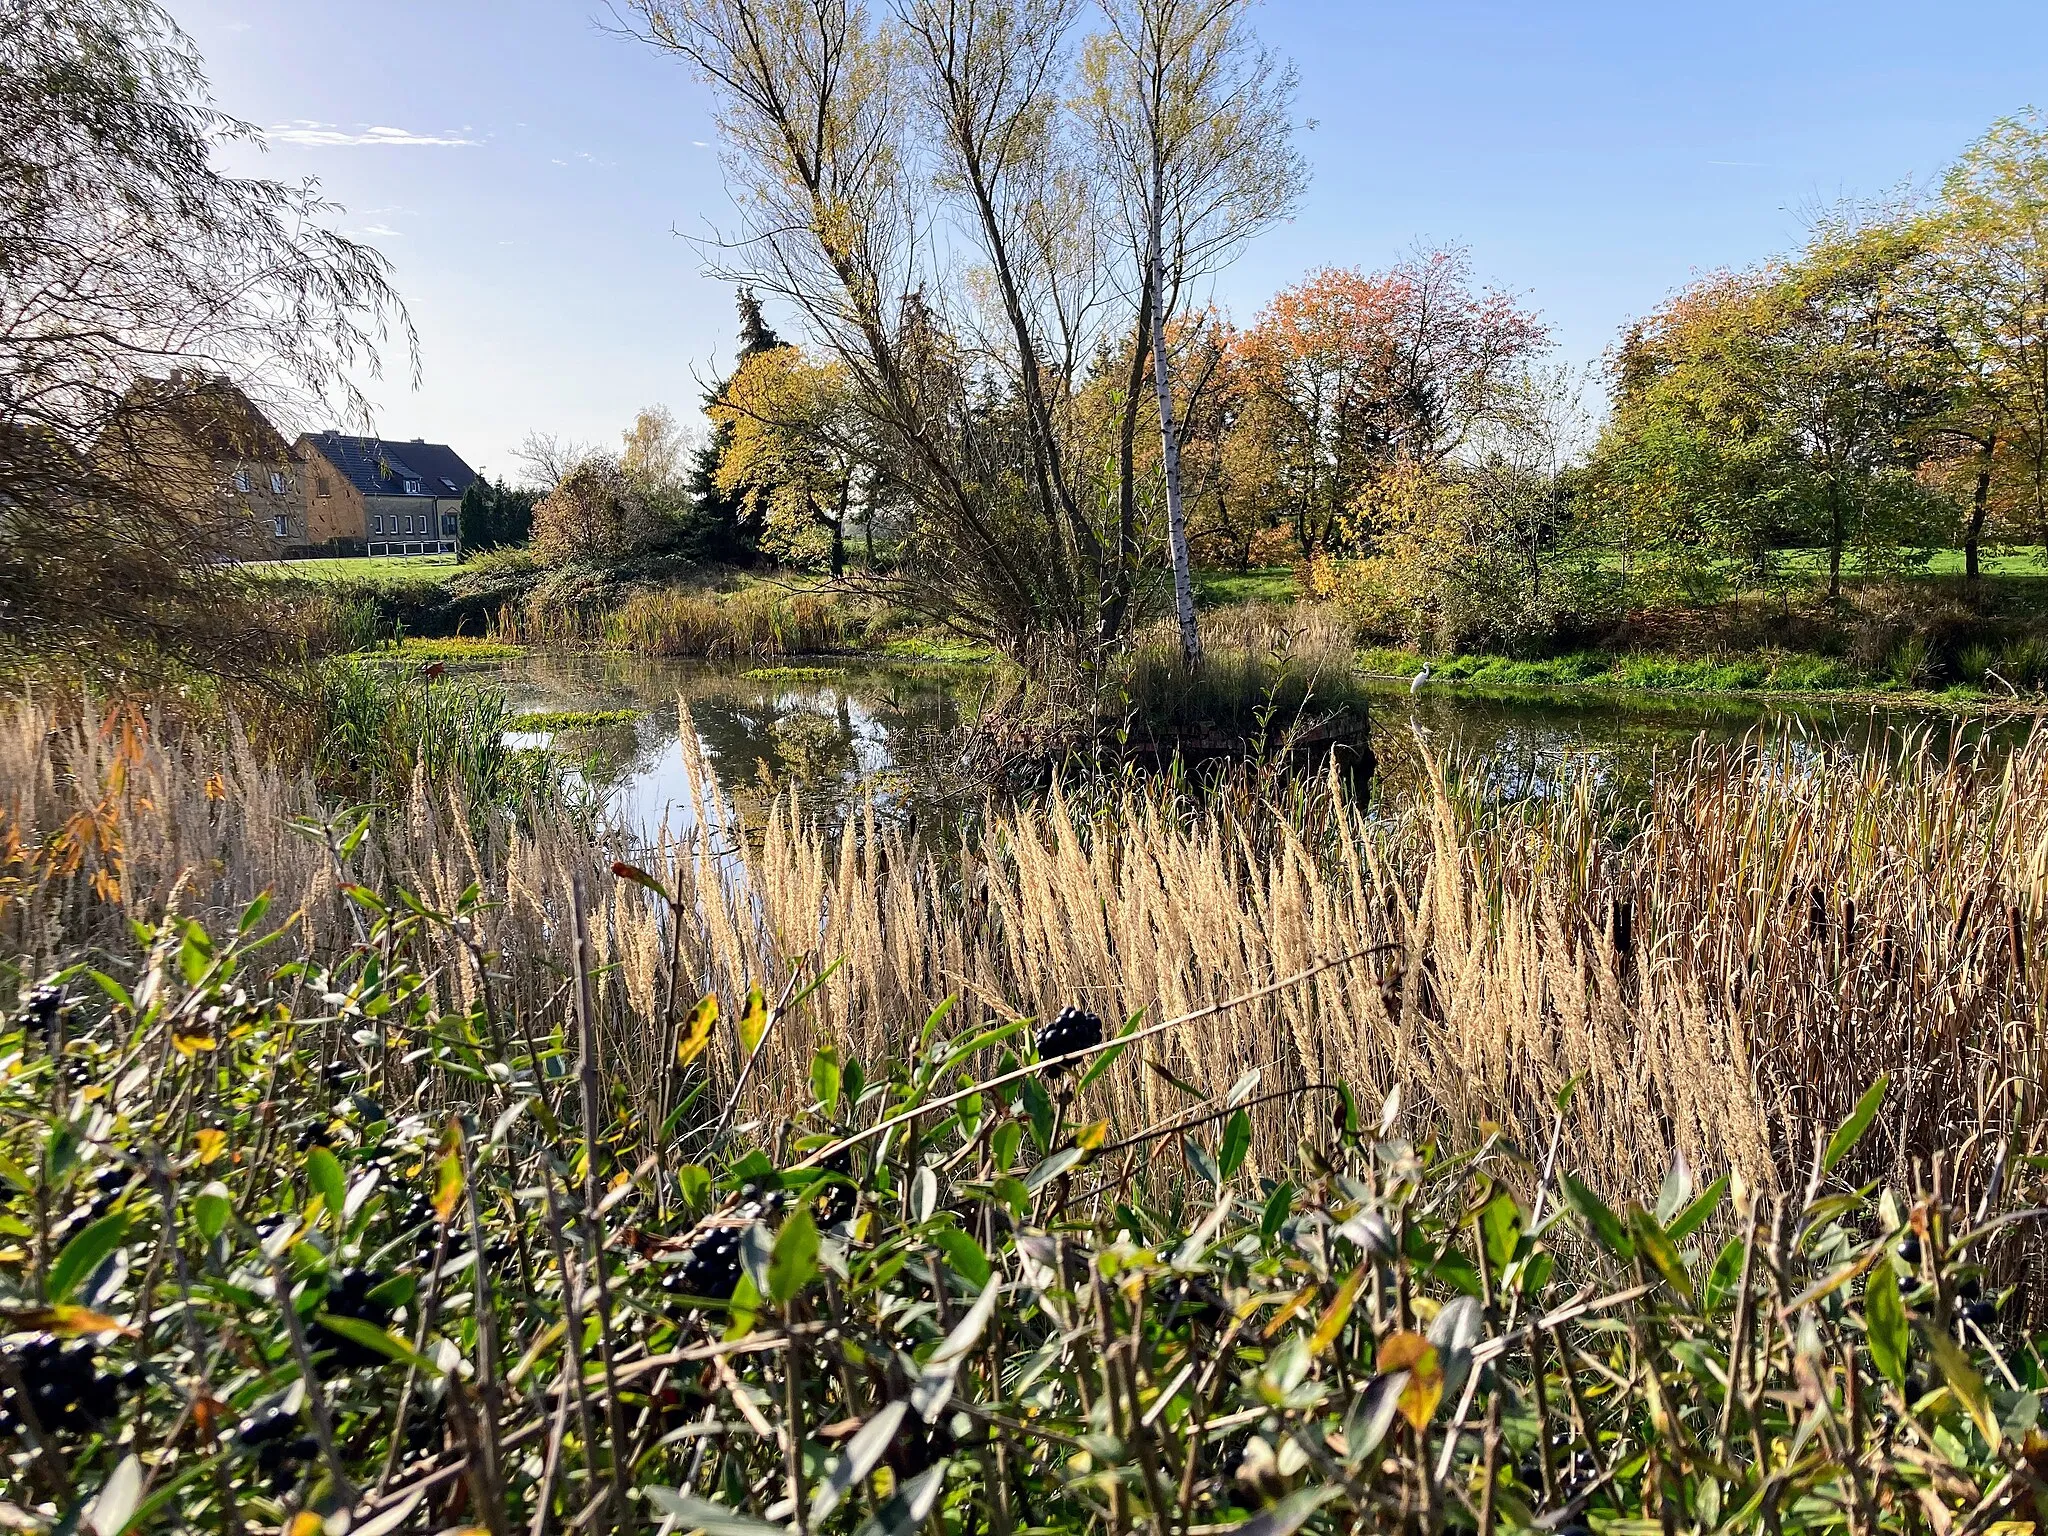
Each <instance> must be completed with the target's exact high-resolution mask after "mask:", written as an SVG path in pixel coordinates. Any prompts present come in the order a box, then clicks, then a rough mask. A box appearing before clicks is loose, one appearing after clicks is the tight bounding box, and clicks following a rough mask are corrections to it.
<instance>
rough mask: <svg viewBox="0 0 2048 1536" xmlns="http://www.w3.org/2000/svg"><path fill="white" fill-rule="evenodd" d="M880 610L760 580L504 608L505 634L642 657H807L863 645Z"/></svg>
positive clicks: (501, 624) (542, 596) (539, 600)
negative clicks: (726, 588) (731, 586)
mask: <svg viewBox="0 0 2048 1536" xmlns="http://www.w3.org/2000/svg"><path fill="white" fill-rule="evenodd" d="M874 619H875V615H874V613H873V612H871V611H870V609H869V608H868V607H867V606H866V605H863V604H859V603H856V602H854V601H852V600H850V599H848V598H846V597H844V596H842V595H840V594H837V593H831V592H794V591H786V590H783V589H781V588H778V587H772V586H767V585H757V586H750V587H743V588H741V589H739V590H738V591H735V592H698V591H690V590H685V589H681V588H674V587H643V588H639V589H637V590H634V591H630V592H627V593H626V594H625V595H624V596H623V597H618V596H614V595H611V594H606V595H605V596H604V597H603V598H602V600H596V599H593V600H591V601H588V602H576V601H566V600H561V599H559V598H551V597H550V596H549V595H548V594H547V593H545V592H540V593H536V594H534V595H533V597H532V598H530V599H529V600H528V601H527V602H525V603H524V604H522V605H514V606H508V607H506V608H504V609H501V610H500V612H499V614H498V617H497V619H496V620H495V621H494V623H493V625H492V634H493V635H494V636H496V637H497V638H500V639H504V640H509V641H514V642H517V643H520V644H527V645H543V644H545V645H602V646H607V647H610V648H612V649H615V650H622V651H631V652H633V653H634V654H636V655H641V656H703V657H712V658H718V659H725V658H732V657H746V656H801V655H809V654H816V653H824V652H832V651H845V650H851V649H855V648H857V647H858V646H860V645H862V644H863V643H865V642H866V641H867V640H868V639H869V638H870V629H871V627H872V625H873V622H874Z"/></svg>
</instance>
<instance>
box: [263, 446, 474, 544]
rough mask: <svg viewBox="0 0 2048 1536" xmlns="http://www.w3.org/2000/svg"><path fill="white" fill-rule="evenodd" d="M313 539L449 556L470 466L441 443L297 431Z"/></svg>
mask: <svg viewBox="0 0 2048 1536" xmlns="http://www.w3.org/2000/svg"><path fill="white" fill-rule="evenodd" d="M297 449H298V454H299V458H300V460H301V461H302V463H303V465H304V469H303V474H304V478H305V481H306V521H307V524H308V528H309V537H310V540H311V542H312V543H315V544H321V545H325V546H327V547H328V548H331V549H337V550H339V549H350V550H362V551H364V552H365V553H368V554H372V555H433V554H444V555H448V554H454V553H455V550H456V542H457V537H458V518H457V514H458V513H459V512H460V511H461V508H462V493H463V492H464V491H466V490H468V489H469V488H470V486H471V485H473V484H475V483H476V479H477V474H476V471H475V470H473V469H471V468H470V467H469V466H468V465H467V464H465V463H464V462H463V461H462V457H461V455H459V454H458V453H456V451H455V450H454V449H453V448H450V447H449V446H448V445H447V444H445V443H430V442H427V441H426V440H425V439H423V438H417V437H416V438H414V439H413V440H412V441H411V442H409V443H396V442H392V441H390V440H389V439H386V438H381V437H348V436H345V435H343V434H342V433H339V432H307V433H304V434H302V435H301V436H300V438H299V441H298V445H297Z"/></svg>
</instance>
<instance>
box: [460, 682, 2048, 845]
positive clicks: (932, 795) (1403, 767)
mask: <svg viewBox="0 0 2048 1536" xmlns="http://www.w3.org/2000/svg"><path fill="white" fill-rule="evenodd" d="M497 672H498V677H497V680H498V682H499V683H500V684H501V686H503V687H504V689H505V691H506V693H507V696H508V700H509V702H510V703H511V704H512V706H513V707H514V708H515V709H516V710H517V711H519V712H521V713H526V712H541V711H547V712H577V713H589V714H594V715H604V716H608V717H609V718H603V719H600V720H598V721H597V722H595V723H592V724H589V725H577V726H574V727H572V728H569V729H564V730H550V731H535V732H522V733H519V735H518V737H517V739H518V740H519V741H520V742H521V743H522V744H531V745H539V744H551V745H553V746H554V747H555V748H556V749H557V750H558V751H559V752H560V753H561V754H562V755H563V756H564V757H565V758H566V759H568V760H569V761H570V762H571V763H572V764H574V765H577V771H578V773H579V775H580V777H581V778H582V780H583V782H584V783H585V785H586V786H587V787H588V788H589V789H590V790H591V791H592V792H593V793H597V794H601V795H602V796H604V797H605V798H606V800H607V801H608V803H609V805H610V808H611V809H612V811H613V812H614V813H615V814H616V816H617V817H618V819H619V820H620V821H621V822H622V823H623V824H624V826H625V827H626V828H627V829H628V831H629V832H630V833H631V834H632V835H634V836H636V837H638V838H641V839H645V840H649V841H651V840H653V839H655V838H657V837H659V836H660V835H661V833H662V831H663V829H664V828H666V829H667V831H668V832H669V833H670V834H678V833H681V832H683V831H685V830H686V829H687V828H689V827H691V826H693V825H695V824H696V823H697V821H698V819H699V815H700V809H699V807H698V806H697V804H696V797H695V796H694V795H693V792H692V783H693V779H694V780H696V782H698V783H700V784H701V783H703V782H705V781H707V780H708V781H710V782H713V783H715V784H716V785H717V787H718V789H719V790H720V791H721V792H722V795H723V796H724V798H725V800H726V802H727V806H726V807H720V808H719V811H718V813H717V814H718V815H719V817H720V819H722V818H723V815H724V814H725V810H726V809H727V807H731V806H736V807H737V808H738V810H739V812H740V814H741V815H742V817H744V818H747V819H749V820H751V819H754V818H755V817H757V816H758V815H759V814H760V813H761V812H762V811H763V810H764V809H765V807H766V806H767V805H768V803H769V801H770V800H771V799H772V798H773V797H774V796H776V795H778V794H779V795H782V796H784V797H788V796H791V795H793V796H794V797H795V800H796V802H797V803H798V804H799V806H800V807H801V808H802V809H803V811H804V812H805V813H806V814H807V815H813V816H818V817H822V818H827V819H834V820H836V819H838V818H839V817H841V816H843V815H845V814H846V813H847V812H848V811H849V810H851V809H855V808H860V807H864V806H866V805H867V804H868V803H869V802H870V801H872V803H873V804H874V806H875V808H876V810H877V812H878V813H879V814H881V815H884V816H896V817H904V816H917V817H918V818H919V819H920V821H921V822H922V823H923V824H924V825H926V826H928V827H931V828H933V829H934V830H935V831H936V830H937V829H939V828H940V827H943V826H944V825H946V824H947V823H949V822H950V821H952V820H953V819H954V818H956V817H957V816H958V815H959V814H960V813H961V812H963V811H971V810H972V809H973V808H974V807H975V806H976V805H978V804H979V803H980V802H981V800H982V798H983V796H984V793H985V789H982V788H974V787H973V786H971V785H970V786H963V777H962V775H961V773H960V772H959V766H960V764H959V752H960V747H959V738H958V734H957V733H958V731H959V729H960V728H961V727H962V726H963V725H964V724H965V723H967V722H969V721H971V720H972V719H973V718H974V716H975V714H976V711H977V710H978V709H979V708H980V707H981V705H982V703H983V702H984V700H985V699H986V698H987V696H988V693H989V678H988V674H987V673H986V672H985V671H983V670H981V669H978V668H972V667H960V666H946V665H934V664H923V663H883V662H874V661H866V660H854V661H844V660H840V659H837V658H822V659H820V658H811V659H805V660H800V661H792V662H786V663H777V664H768V663H764V662H741V663H719V662H699V661H657V660H648V659H645V658H639V657H630V656H618V655H602V654H599V655H592V654H572V653H546V652H535V653H531V654H528V655H526V656H523V657H520V658H518V659H516V660H513V661H509V662H505V663H502V664H500V665H499V667H498V668H497ZM1373 700H1374V702H1373V718H1372V733H1371V740H1372V747H1373V752H1374V755H1375V757H1376V759H1377V768H1376V772H1375V774H1374V776H1373V780H1372V786H1371V793H1372V795H1373V798H1374V802H1375V804H1376V805H1377V806H1379V807H1381V808H1384V809H1386V810H1388V811H1390V812H1391V811H1395V810H1398V809H1399V808H1400V807H1401V806H1402V805H1405V804H1406V803H1408V802H1409V801H1410V800H1411V799H1412V797H1413V795H1414V793H1415V790H1416V788H1417V786H1418V785H1419V784H1420V783H1421V782H1422V781H1423V778H1424V776H1425V775H1426V773H1427V769H1426V766H1425V762H1426V758H1427V757H1428V756H1435V757H1437V758H1438V759H1439V760H1440V761H1446V762H1451V763H1454V764H1455V765H1457V767H1458V769H1459V771H1461V772H1462V773H1464V774H1465V775H1466V776H1467V777H1468V778H1469V777H1477V778H1478V779H1479V780H1481V781H1482V782H1483V783H1484V784H1485V786H1486V787H1487V788H1488V790H1489V791H1490V792H1492V793H1493V794H1495V795H1497V796H1499V797H1502V798H1505V799H1510V800H1512V799H1523V798H1532V797H1533V798H1542V797H1547V796H1550V795H1554V794H1556V793H1558V792H1559V791H1560V790H1561V789H1562V788H1563V787H1564V786H1566V785H1567V784H1571V783H1576V782H1581V781H1583V780H1584V779H1586V778H1587V777H1588V776H1590V778H1591V780H1592V782H1593V783H1594V785H1595V786H1596V787H1597V788H1598V790H1599V791H1600V792H1601V793H1603V794H1605V795H1607V796H1609V797H1611V798H1613V799H1614V800H1616V801H1618V802H1620V803H1623V804H1626V803H1627V802H1629V801H1631V800H1639V799H1641V798H1642V797H1643V796H1644V795H1645V794H1646V793H1647V792H1648V790H1649V787H1650V785H1651V784H1652V782H1653V781H1654V779H1655V776H1656V775H1657V774H1659V773H1660V772H1664V771H1668V770H1669V769H1670V768H1672V767H1673V766H1675V765H1676V764H1677V763H1678V762H1679V761H1680V760H1681V759H1682V758H1683V757H1684V756H1685V755H1686V754H1687V753H1688V752H1689V751H1690V750H1691V749H1692V747H1693V745H1694V744H1695V742H1697V741H1698V740H1699V739H1700V738H1701V737H1702V736H1705V737H1706V738H1708V739H1709V740H1712V741H1722V742H1731V743H1732V742H1736V741H1739V740H1741V739H1742V738H1743V737H1744V736H1746V735H1748V734H1750V733H1752V732H1754V733H1756V734H1757V735H1758V736H1759V737H1760V739H1762V740H1764V741H1767V742H1770V743H1772V744H1774V745H1777V746H1780V747H1782V748H1783V749H1784V750H1786V751H1787V752H1788V753H1790V754H1792V755H1793V756H1794V757H1795V758H1796V757H1798V756H1800V755H1803V754H1808V753H1812V752H1817V751H1822V750H1826V749H1828V748H1831V747H1842V746H1846V747H1860V746H1863V745H1866V744H1868V743H1870V742H1871V741H1874V740H1876V741H1881V740H1883V739H1885V738H1886V737H1888V736H1895V735H1899V734H1901V733H1904V732H1908V731H1915V730H1918V731H1927V732H1930V733H1933V734H1934V736H1935V737H1936V739H1937V740H1942V741H1945V740H1948V739H1949V738H1950V737H1951V736H1952V735H1955V734H1958V733H1960V735H1961V736H1962V737H1963V738H1964V739H1967V738H1968V737H1969V736H1971V735H1974V734H1975V733H1977V732H1980V731H1983V730H1986V729H1989V730H1993V731H1995V732H1997V733H1999V734H2000V735H2012V736H2017V735H2019V734H2021V733H2023V732H2024V731H2025V730H2026V729H2027V727H2028V725H2029V724H2030V722H2031V716H2027V715H2020V716H2013V715H2003V716H2001V715H1996V714H1993V715H1986V714H1984V713H1982V712H1976V713H1972V714H1968V715H1962V714H1950V713H1946V712H1942V711H1938V710H1929V709H1924V708H1906V707H1899V706H1891V705H1885V704H1872V703H1871V702H1870V701H1868V700H1864V701H1858V702H1854V703H1851V702H1847V701H1844V702H1840V703H1818V704H1817V703H1811V702H1805V701H1802V702H1799V703H1787V702H1779V701H1765V700H1756V699H1730V698H1710V697H1704V696H1701V697H1688V696H1678V695H1620V694H1614V693H1604V692H1597V691H1594V690H1590V689H1588V690H1551V691H1544V692H1533V691H1532V692H1528V693H1520V694H1505V693H1502V692H1499V691H1485V690H1479V689H1474V688H1470V687H1466V686H1461V685H1458V684H1455V683H1453V684H1430V685H1427V686H1425V687H1424V688H1423V689H1422V690H1421V691H1420V692H1419V693H1417V694H1414V695H1411V694H1410V693H1409V692H1408V689H1407V687H1406V685H1405V684H1400V683H1392V682H1390V683H1389V684H1388V685H1387V686H1386V687H1385V688H1384V689H1383V690H1375V691H1374V693H1373ZM685 718H687V721H688V725H689V728H690V732H691V739H690V740H689V741H687V742H686V741H685V739H684V736H683V724H684V720H685Z"/></svg>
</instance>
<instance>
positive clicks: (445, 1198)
mask: <svg viewBox="0 0 2048 1536" xmlns="http://www.w3.org/2000/svg"><path fill="white" fill-rule="evenodd" d="M461 1199H462V1119H461V1117H460V1116H458V1115H450V1116H449V1117H448V1128H447V1129H446V1130H444V1131H443V1132H442V1133H441V1146H440V1150H439V1151H437V1152H436V1153H435V1154H434V1214H435V1215H436V1216H437V1217H439V1218H440V1221H441V1225H442V1226H444V1227H445V1226H446V1225H447V1224H448V1222H449V1219H450V1218H451V1217H453V1216H454V1214H455V1206H456V1202H457V1201H459V1200H461Z"/></svg>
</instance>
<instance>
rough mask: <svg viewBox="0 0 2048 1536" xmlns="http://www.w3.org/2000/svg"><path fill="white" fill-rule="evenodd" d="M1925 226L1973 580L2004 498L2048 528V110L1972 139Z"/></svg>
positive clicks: (1924, 275)
mask: <svg viewBox="0 0 2048 1536" xmlns="http://www.w3.org/2000/svg"><path fill="white" fill-rule="evenodd" d="M1920 234H1921V236H1922V238H1923V239H1924V240H1925V242H1926V249H1925V257H1924V262H1923V265H1922V268H1921V272H1920V277H1921V287H1920V294H1919V296H1920V300H1921V303H1922V304H1923V305H1924V307H1925V309H1926V311H1927V312H1928V313H1929V315H1930V316H1931V318H1932V320H1933V322H1934V325H1935V334H1936V335H1938V337H1939V339H1940V342H1941V344H1942V345H1943V346H1944V348H1945V349H1946V352H1947V355H1948V358H1949V360H1950V362H1951V363H1952V364H1953V366H1954V369H1955V389H1954V395H1953V399H1952V402H1951V406H1950V410H1949V412H1948V414H1947V416H1946V417H1945V419H1944V423H1943V425H1944V426H1945V428H1946V429H1947V431H1948V432H1949V433H1950V434H1951V435H1952V436H1953V437H1954V438H1956V439H1957V440H1958V441H1960V442H1961V443H1963V444H1964V445H1966V453H1967V457H1968V460H1969V463H1968V464H1967V466H1966V468H1965V470H1964V473H1965V475H1966V477H1967V480H1968V482H1969V486H1968V491H1967V497H1968V505H1969V514H1968V517H1967V520H1966V522H1965V524H1964V531H1963V554H1964V567H1965V573H1966V575H1967V577H1968V578H1969V580H1970V581H1972V582H1975V581H1976V580H1977V579H1978V575H1979V571H1978V549H1979V546H1980V544H1981V543H1982V541H1983V538H1984V535H1985V531H1986V527H1987V524H1988V521H1989V518H1990V515H1991V513H1992V511H1993V509H1994V508H1995V507H1997V506H1999V505H2006V506H2009V507H2011V508H2012V510H2013V511H2014V512H2015V514H2017V516H2018V517H2019V518H2022V519H2024V521H2025V523H2026V526H2028V527H2029V528H2030V529H2031V530H2032V532H2033V534H2034V536H2035V537H2038V538H2042V539H2044V540H2048V118H2044V117H2043V115H2042V114H2040V113H2038V112H2032V113H2027V114H2025V115H2022V116H2019V117H2011V118H2006V119H2004V120H2002V121H2000V122H1998V123H1997V124H1995V125H1994V126H1993V127H1992V129H1991V131H1990V132H1989V133H1987V134H1985V135H1984V137H1983V138H1981V139H1979V140H1978V141H1977V142H1976V143H1975V144H1973V145H1971V146H1970V148H1969V149H1968V150H1967V151H1966V152H1965V153H1964V154H1963V156H1962V158H1961V159H1960V160H1958V161H1957V162H1956V164H1955V165H1954V166H1953V167H1952V168H1951V169H1950V170H1949V172H1948V174H1947V175H1946V176H1945V177H1944V178H1943V180H1942V185H1941V195H1940V198H1939V199H1938V201H1937V202H1936V204H1935V206H1934V207H1933V208H1932V209H1930V210H1928V213H1927V216H1926V217H1925V219H1924V220H1923V221H1922V224H1921V226H1920Z"/></svg>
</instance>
